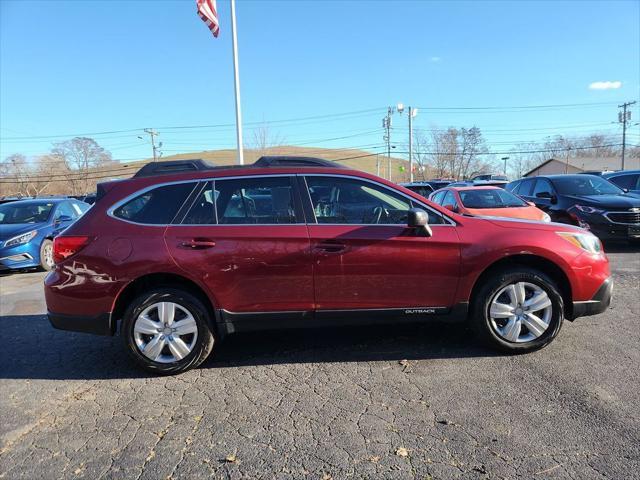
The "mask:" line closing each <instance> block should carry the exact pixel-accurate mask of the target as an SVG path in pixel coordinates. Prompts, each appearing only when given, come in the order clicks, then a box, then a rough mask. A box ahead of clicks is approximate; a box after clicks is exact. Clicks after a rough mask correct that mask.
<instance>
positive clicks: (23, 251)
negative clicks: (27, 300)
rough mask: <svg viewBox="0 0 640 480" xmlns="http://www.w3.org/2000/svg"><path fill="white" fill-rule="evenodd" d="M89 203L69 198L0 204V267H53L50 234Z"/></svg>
mask: <svg viewBox="0 0 640 480" xmlns="http://www.w3.org/2000/svg"><path fill="white" fill-rule="evenodd" d="M89 207H90V205H88V204H86V203H84V202H80V201H78V200H75V199H72V198H40V199H32V200H19V201H16V202H10V203H4V204H2V205H0V271H4V270H18V269H23V268H34V267H42V268H43V269H45V270H51V269H52V268H53V238H54V237H55V236H56V235H58V234H59V233H60V232H62V231H63V230H64V229H65V228H67V227H68V226H69V225H71V224H72V223H73V222H74V221H75V220H76V219H78V218H79V217H80V216H81V215H82V214H83V213H84V212H86V211H87V210H88V209H89Z"/></svg>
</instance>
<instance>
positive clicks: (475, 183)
mask: <svg viewBox="0 0 640 480" xmlns="http://www.w3.org/2000/svg"><path fill="white" fill-rule="evenodd" d="M508 183H509V182H507V181H506V180H460V181H458V182H453V183H450V184H449V185H447V187H500V188H504V187H506V186H507V184H508Z"/></svg>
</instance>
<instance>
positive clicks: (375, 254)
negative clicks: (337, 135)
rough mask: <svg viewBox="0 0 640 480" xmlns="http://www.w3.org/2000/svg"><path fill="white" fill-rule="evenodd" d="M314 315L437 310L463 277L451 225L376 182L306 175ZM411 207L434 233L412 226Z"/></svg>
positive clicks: (449, 300) (447, 302)
mask: <svg viewBox="0 0 640 480" xmlns="http://www.w3.org/2000/svg"><path fill="white" fill-rule="evenodd" d="M304 179H305V182H306V186H307V192H308V197H307V198H304V196H303V200H304V201H306V202H308V207H307V208H308V211H310V214H309V217H311V219H310V220H309V237H310V240H311V250H312V255H313V277H314V285H315V303H316V309H317V311H316V316H318V317H319V318H321V317H322V314H323V313H326V314H328V315H331V314H332V312H335V311H338V312H341V311H344V310H386V311H396V310H397V311H402V312H403V313H405V314H406V313H418V312H419V313H428V314H431V313H439V312H443V311H444V310H445V309H446V308H447V307H449V306H451V304H452V302H453V297H454V294H455V291H456V288H457V284H458V277H459V274H460V248H459V241H458V235H457V233H456V228H455V226H454V222H453V221H451V220H450V219H447V218H445V217H443V216H442V215H440V214H439V213H437V212H435V211H434V210H431V209H430V208H428V207H426V206H425V205H422V204H420V203H418V202H416V201H415V200H412V199H411V198H409V197H407V196H405V195H404V194H402V193H400V192H398V191H396V190H394V189H391V188H390V187H388V186H386V185H383V184H380V183H377V182H374V181H373V180H369V179H365V178H360V177H352V176H344V175H320V174H318V175H305V176H304ZM412 206H417V207H421V208H424V209H425V210H427V211H428V213H429V223H430V225H431V228H432V231H433V236H431V237H427V236H423V235H420V234H419V232H417V231H414V230H412V229H409V228H408V227H407V210H408V209H409V208H411V207H412Z"/></svg>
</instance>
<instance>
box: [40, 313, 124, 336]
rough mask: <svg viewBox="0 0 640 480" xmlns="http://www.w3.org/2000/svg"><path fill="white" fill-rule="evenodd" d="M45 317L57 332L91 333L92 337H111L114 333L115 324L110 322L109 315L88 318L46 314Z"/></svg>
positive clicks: (103, 314)
mask: <svg viewBox="0 0 640 480" xmlns="http://www.w3.org/2000/svg"><path fill="white" fill-rule="evenodd" d="M47 317H49V322H50V323H51V325H53V327H54V328H57V329H59V330H70V331H72V332H82V333H92V334H94V335H113V334H114V333H115V332H116V323H115V322H114V321H113V320H112V318H111V314H110V313H102V314H100V315H98V316H95V317H88V316H83V315H64V314H61V313H53V312H47Z"/></svg>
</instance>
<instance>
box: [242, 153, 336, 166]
mask: <svg viewBox="0 0 640 480" xmlns="http://www.w3.org/2000/svg"><path fill="white" fill-rule="evenodd" d="M253 166H254V167H260V168H263V167H328V168H347V167H345V166H344V165H340V164H339V163H336V162H332V161H330V160H325V159H324V158H315V157H296V156H286V155H284V156H266V157H260V158H259V159H258V160H256V161H255V163H254V164H253Z"/></svg>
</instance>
